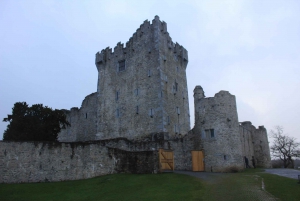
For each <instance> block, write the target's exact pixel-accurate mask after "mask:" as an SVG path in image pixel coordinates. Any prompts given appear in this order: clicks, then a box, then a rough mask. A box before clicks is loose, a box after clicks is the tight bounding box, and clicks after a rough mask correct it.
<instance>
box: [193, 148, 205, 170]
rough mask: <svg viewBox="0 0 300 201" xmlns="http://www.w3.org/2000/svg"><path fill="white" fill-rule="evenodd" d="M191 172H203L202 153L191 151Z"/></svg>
mask: <svg viewBox="0 0 300 201" xmlns="http://www.w3.org/2000/svg"><path fill="white" fill-rule="evenodd" d="M192 162H193V171H195V172H196V171H199V172H201V171H204V154H203V151H192Z"/></svg>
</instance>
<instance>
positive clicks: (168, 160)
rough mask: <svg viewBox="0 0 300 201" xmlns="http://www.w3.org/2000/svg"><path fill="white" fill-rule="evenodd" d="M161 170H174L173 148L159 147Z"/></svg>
mask: <svg viewBox="0 0 300 201" xmlns="http://www.w3.org/2000/svg"><path fill="white" fill-rule="evenodd" d="M159 164H160V171H161V172H162V171H173V170H174V153H173V151H172V150H165V149H159Z"/></svg>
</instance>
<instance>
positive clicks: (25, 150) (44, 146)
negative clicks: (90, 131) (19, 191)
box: [0, 140, 159, 183]
mask: <svg viewBox="0 0 300 201" xmlns="http://www.w3.org/2000/svg"><path fill="white" fill-rule="evenodd" d="M117 141H118V140H117ZM121 141H122V140H119V142H118V143H116V140H112V141H111V142H110V143H109V142H108V143H107V142H105V141H95V142H86V143H59V142H10V141H1V142H0V175H1V176H0V183H23V182H26V183H29V182H52V181H65V180H77V179H86V178H91V177H96V176H99V175H104V174H111V173H117V172H131V173H154V172H157V171H158V167H159V166H158V156H157V154H158V153H157V151H156V150H149V151H126V150H121V149H119V148H114V147H109V146H106V145H109V144H110V145H112V144H118V147H122V145H121V144H122V143H123V145H124V146H123V147H124V148H125V147H128V146H129V143H128V142H129V141H126V140H123V141H122V142H121Z"/></svg>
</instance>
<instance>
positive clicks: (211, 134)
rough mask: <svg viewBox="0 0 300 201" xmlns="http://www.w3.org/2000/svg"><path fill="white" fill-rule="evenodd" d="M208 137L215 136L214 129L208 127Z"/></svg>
mask: <svg viewBox="0 0 300 201" xmlns="http://www.w3.org/2000/svg"><path fill="white" fill-rule="evenodd" d="M210 137H211V138H214V137H215V130H214V129H210Z"/></svg>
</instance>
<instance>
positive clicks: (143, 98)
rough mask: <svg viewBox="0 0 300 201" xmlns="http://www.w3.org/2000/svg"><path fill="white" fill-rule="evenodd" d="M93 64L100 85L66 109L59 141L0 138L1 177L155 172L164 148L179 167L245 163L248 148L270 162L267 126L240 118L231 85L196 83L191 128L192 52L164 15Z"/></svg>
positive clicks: (224, 167)
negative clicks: (218, 87)
mask: <svg viewBox="0 0 300 201" xmlns="http://www.w3.org/2000/svg"><path fill="white" fill-rule="evenodd" d="M95 64H96V68H97V70H98V84H97V92H95V93H92V94H90V95H88V96H86V97H85V99H84V100H83V102H82V105H81V107H80V108H77V107H74V108H71V109H70V110H64V111H65V113H66V115H67V120H68V121H69V122H70V123H71V127H68V128H67V129H63V130H62V131H61V133H60V134H59V138H58V140H59V141H60V142H58V143H43V142H41V143H38V142H26V143H25V142H24V143H21V142H0V144H1V146H0V159H1V160H2V162H3V164H4V165H3V166H1V167H0V174H1V175H3V176H2V177H1V178H0V183H3V182H5V183H14V182H37V181H61V180H72V179H83V178H90V177H94V176H98V175H102V174H110V173H114V172H132V173H150V172H151V173H155V172H157V171H159V170H160V169H161V164H160V162H159V157H158V155H159V154H160V152H158V150H162V149H163V150H169V151H173V154H174V158H173V162H172V163H168V164H167V165H168V166H170V168H171V169H177V170H194V171H212V172H230V171H231V170H233V169H236V170H240V169H243V168H245V165H244V157H245V156H246V157H247V158H249V159H251V158H252V156H254V158H255V160H256V162H257V165H258V166H260V167H271V159H270V151H269V144H268V139H267V132H266V129H265V128H264V127H263V126H259V128H258V129H256V128H255V127H254V126H253V125H252V124H251V122H249V121H246V122H242V123H240V122H239V120H238V114H237V105H236V100H235V96H234V95H231V94H230V93H229V92H228V91H220V92H219V93H216V94H215V96H214V97H208V98H207V97H205V95H204V90H203V88H202V87H201V86H196V87H195V89H194V94H193V95H194V106H195V126H194V128H193V129H190V115H189V104H188V90H187V78H186V68H187V64H188V52H187V50H186V49H185V48H184V47H182V46H181V45H179V44H178V43H174V42H173V41H172V39H171V37H170V35H169V33H168V32H167V24H166V23H165V22H161V21H160V19H159V17H158V16H155V18H154V19H153V20H152V23H150V22H149V21H147V20H146V21H145V22H144V23H143V24H142V25H141V26H140V28H138V29H137V31H136V32H135V33H134V34H133V36H132V37H131V38H130V39H129V41H128V42H127V43H126V45H125V46H124V44H122V43H118V44H117V46H116V47H114V49H113V50H112V49H111V48H106V49H103V50H102V51H100V52H97V53H96V58H95ZM12 147H18V149H15V148H12ZM19 156H20V157H19ZM21 156H22V157H21ZM16 158H18V159H17V160H16ZM47 164H53V166H52V168H51V169H50V168H48V166H47Z"/></svg>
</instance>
